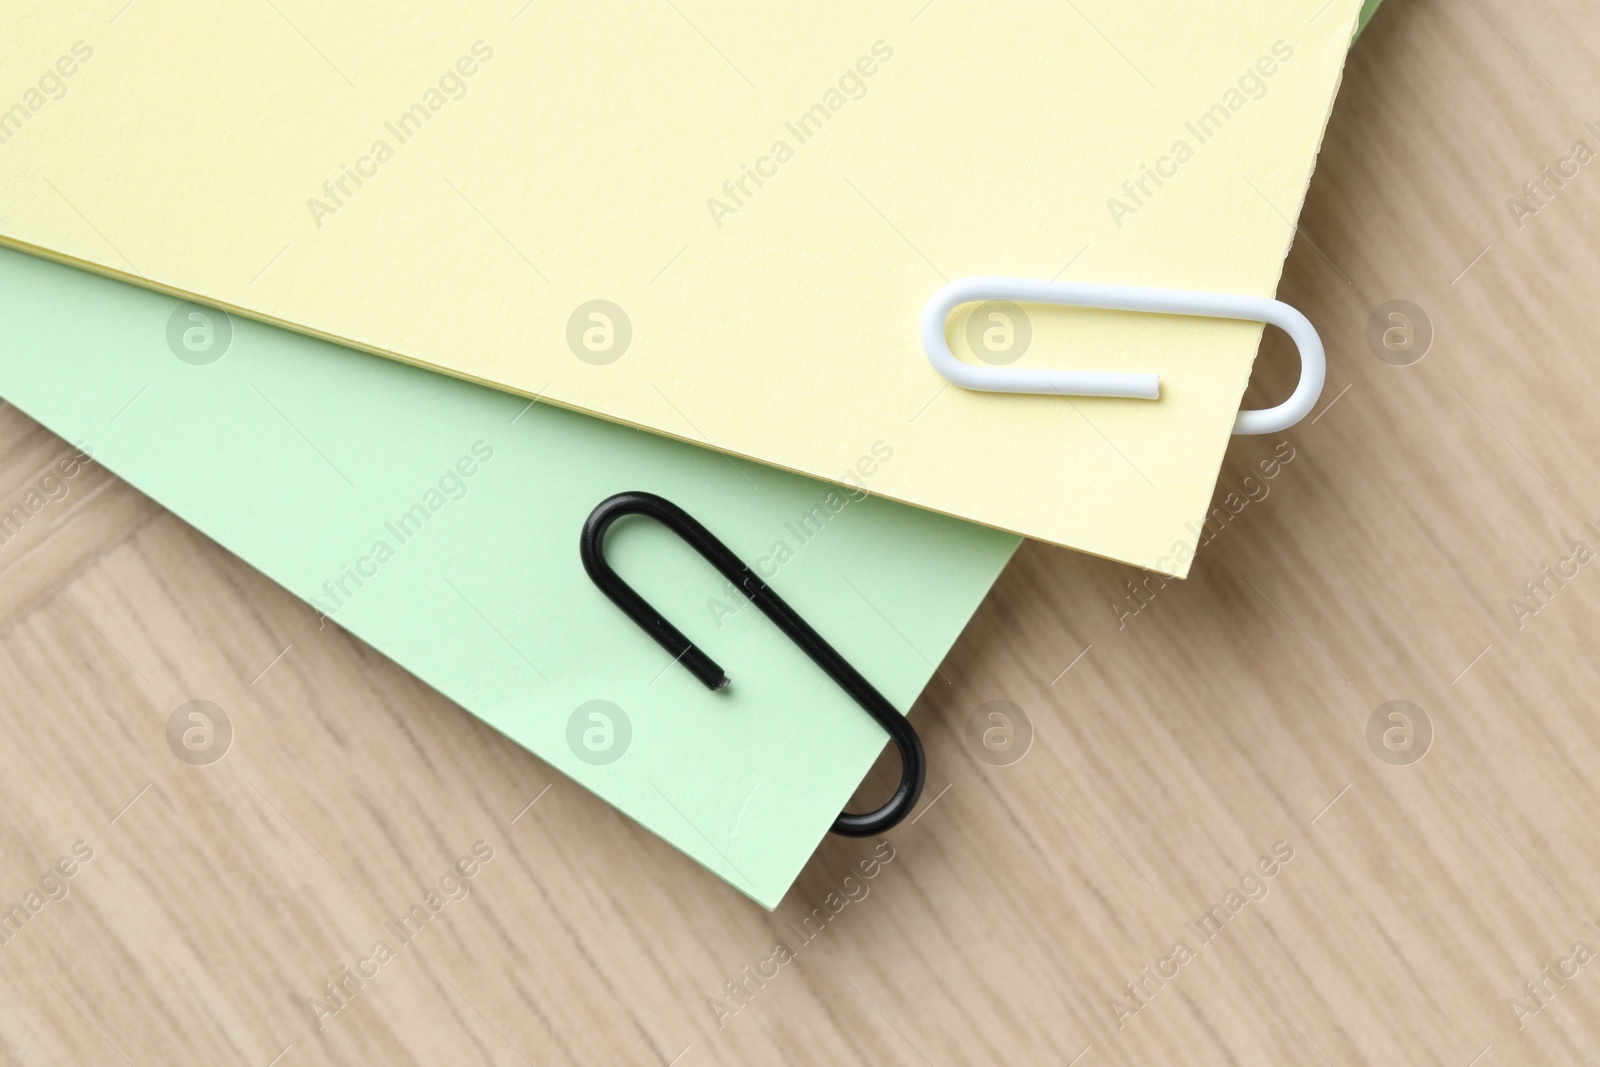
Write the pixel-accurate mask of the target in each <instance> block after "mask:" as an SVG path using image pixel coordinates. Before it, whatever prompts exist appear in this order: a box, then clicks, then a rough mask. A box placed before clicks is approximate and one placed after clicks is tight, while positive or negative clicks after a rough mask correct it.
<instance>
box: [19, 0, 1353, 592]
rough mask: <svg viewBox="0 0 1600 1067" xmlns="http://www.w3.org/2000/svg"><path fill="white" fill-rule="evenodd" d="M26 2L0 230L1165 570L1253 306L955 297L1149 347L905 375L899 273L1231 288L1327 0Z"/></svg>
mask: <svg viewBox="0 0 1600 1067" xmlns="http://www.w3.org/2000/svg"><path fill="white" fill-rule="evenodd" d="M31 6H32V7H33V10H32V11H31V12H30V13H28V14H26V15H22V16H21V17H18V13H16V12H14V13H13V18H12V19H11V20H10V21H11V23H12V26H11V27H10V30H9V32H8V33H7V35H6V36H5V38H4V39H3V40H0V70H3V71H5V72H7V73H6V74H5V76H4V77H5V80H4V82H3V83H0V109H9V110H0V191H3V196H0V236H3V239H4V240H6V241H9V242H11V243H13V244H16V245H19V246H24V247H27V248H30V249H34V250H42V251H44V252H45V253H47V254H51V255H54V256H56V257H58V258H62V259H66V260H69V261H71V262H74V263H78V264H80V265H85V266H89V267H91V268H93V269H98V270H102V271H106V272H110V273H114V274H120V275H124V276H127V277H129V278H131V279H132V280H135V281H141V282H143V283H145V284H149V285H152V286H155V287H157V288H161V289H166V290H170V291H173V292H176V293H181V294H187V295H190V296H192V297H195V298H198V299H201V300H205V301H209V302H213V303H217V304H221V305H223V306H226V307H229V308H231V309H234V310H237V311H239V312H241V313H244V314H247V315H253V316H256V317H259V318H263V319H266V320H269V321H272V322H277V323H281V324H284V325H289V326H291V327H293V328H296V329H300V330H303V331H306V332H310V333H314V334H317V335H321V336H325V337H328V338H332V339H335V340H339V341H342V342H345V343H348V344H353V345H355V346H357V347H361V348H366V349H369V350H371V351H374V352H378V353H382V354H387V355H391V356H395V357H397V358H400V359H404V360H407V361H409V362H413V363H418V364H421V365H425V366H429V367H434V368H437V369H440V370H444V371H448V372H450V373H453V374H457V375H460V376H462V377H466V378H470V379H474V380H477V381H481V382H485V383H488V384H491V385H495V386H498V387H501V388H504V389H508V390H512V391H515V392H519V393H523V394H525V395H529V396H534V395H537V396H540V397H543V398H544V399H546V400H549V401H552V402H555V403H558V404H561V405H565V406H570V407H573V408H577V409H580V410H584V411H590V412H594V413H597V414H600V415H603V416H605V417H607V418H610V419H614V420H618V421H621V422H625V423H629V424H632V425H635V426H638V427H642V428H645V429H649V430H653V431H656V432H658V433H664V434H668V435H671V436H674V437H679V438H682V439H684V440H688V441H693V442H697V443H702V444H706V445H710V446H712V447H715V448H718V449H722V450H725V451H728V452H732V453H735V454H738V455H742V456H746V457H749V458H751V459H755V460H759V461H761V462H764V463H770V464H773V465H776V466H779V467H784V468H788V469H791V470H795V471H800V472H803V473H806V474H811V475H814V476H816V477H820V478H826V479H831V480H834V481H848V482H853V483H855V484H857V485H859V486H861V487H862V488H865V489H867V490H868V491H870V492H872V493H875V494H880V495H883V496H887V497H891V498H894V499H896V500H901V501H905V502H908V503H911V504H916V505H919V506H922V507H925V508H929V509H932V510H935V511H939V512H944V513H946V514H950V515H955V516H959V517H962V518H967V519H971V520H974V521H977V522H982V523H986V524H989V525H992V526H996V527H1000V528H1003V529H1006V530H1011V531H1015V532H1018V533H1022V534H1026V535H1028V536H1032V537H1036V538H1040V539H1042V540H1046V541H1051V542H1055V543H1057V544H1062V545H1068V546H1071V547H1074V548H1079V549H1083V550H1086V551H1089V552H1094V553H1098V554H1100V555H1104V556H1110V557H1113V558H1116V559H1121V560H1126V561H1128V562H1131V563H1135V564H1139V565H1141V566H1146V567H1151V568H1154V569H1156V570H1160V571H1164V572H1167V573H1174V574H1184V573H1186V572H1187V570H1188V567H1189V559H1190V556H1191V554H1192V551H1193V548H1194V544H1195V540H1196V537H1197V533H1198V531H1199V529H1200V523H1201V519H1202V516H1203V513H1204V511H1205V508H1206V505H1207V503H1208V500H1209V497H1210V494H1211V491H1212V486H1213V483H1214V481H1215V477H1216V472H1217V469H1218V465H1219V463H1220V461H1221V456H1222V452H1223V449H1224V447H1225V445H1226V441H1227V437H1228V431H1229V427H1230V425H1231V423H1232V421H1233V417H1234V413H1235V411H1236V410H1237V409H1238V406H1239V400H1240V396H1241V394H1242V392H1243V390H1244V387H1245V384H1246V382H1247V380H1248V376H1249V371H1250V366H1251V362H1252V360H1253V358H1254V354H1255V350H1256V345H1257V342H1258V339H1259V337H1260V332H1261V328H1260V327H1259V326H1258V325H1254V324H1248V323H1232V322H1217V321H1204V320H1198V319H1187V318H1166V317H1154V316H1137V315H1132V314H1128V313H1115V312H1097V311H1079V310H1068V309H1059V308H1046V307H1038V306H1032V307H1028V308H1025V309H1022V310H1021V312H1020V313H1018V312H1016V311H1011V312H1010V313H1009V314H994V313H992V312H993V310H994V309H988V308H975V306H971V305H969V306H968V307H966V308H963V309H958V310H957V312H956V313H955V314H954V315H953V316H952V317H951V320H950V323H949V326H948V333H949V336H950V340H951V344H952V346H953V348H954V350H955V351H956V353H957V355H958V356H959V357H960V358H963V359H978V358H980V357H981V358H984V359H987V360H989V361H991V362H993V361H1008V360H1009V361H1011V364H1012V365H1013V366H1018V367H1066V366H1073V367H1082V368H1086V369H1126V370H1142V371H1156V372H1158V373H1159V374H1160V375H1161V378H1162V383H1163V388H1162V396H1161V399H1160V400H1158V401H1143V400H1115V399H1066V398H1061V397H1043V396H1014V395H999V394H981V393H972V392H967V391H964V390H961V389H959V388H956V387H953V386H952V387H947V386H946V384H945V382H944V380H943V379H942V378H940V377H939V376H938V375H937V374H936V373H935V372H934V371H933V369H932V368H931V367H930V366H929V364H928V362H927V360H926V359H925V357H924V355H923V352H922V348H921V344H920V341H919V338H918V325H919V319H920V315H921V312H922V308H923V306H924V304H925V303H926V302H927V300H928V298H929V296H930V295H931V294H932V293H933V292H934V290H935V289H937V288H938V287H939V286H940V285H941V284H943V282H944V281H945V280H947V279H952V278H957V277H961V276H965V275H972V274H1006V275H1021V276H1029V277H1039V278H1057V277H1059V278H1064V279H1072V280H1083V281H1097V282H1110V283H1125V284H1134V285H1151V286H1165V287H1172V288H1186V289H1205V290H1219V291H1224V292H1239V293H1253V294H1258V295H1271V294H1272V292H1273V290H1274V288H1275V286H1276V282H1277V278H1278V275H1279V272H1280V270H1281V268H1282V264H1283V258H1284V255H1285V254H1286V252H1287V249H1288V247H1289V243H1290V241H1291V238H1292V236H1293V233H1294V222H1293V220H1294V219H1295V218H1296V217H1297V215H1298V212H1299V209H1300V204H1301V200H1302V198H1303V195H1304V192H1305V188H1306V185H1307V182H1308V179H1309V176H1310V173H1311V169H1312V165H1313V162H1314V160H1315V156H1316V150H1317V147H1318V144H1319V143H1320V140H1321V137H1322V131H1323V127H1324V123H1325V120H1326V117H1327V114H1328V110H1329V107H1330V105H1331V102H1332V99H1333V95H1334V92H1335V89H1336V87H1337V84H1338V80H1339V74H1340V71H1341V69H1342V65H1343V62H1344V56H1345V50H1346V48H1347V46H1348V44H1349V41H1350V36H1351V32H1352V29H1353V27H1354V25H1355V19H1356V14H1357V11H1358V8H1359V6H1360V3H1359V0H1332V2H1329V3H1325V2H1324V0H1303V2H1284V0H1242V2H1234V3H1230V4H1226V5H1224V4H1214V3H1189V4H1183V5H1177V6H1164V7H1163V8H1162V9H1161V10H1160V11H1159V13H1156V12H1153V11H1152V10H1150V9H1148V8H1146V7H1145V6H1142V5H1127V4H1114V3H1111V2H1109V0H1079V2H1077V3H1061V2H1059V0H1049V2H1018V3H1013V4H1005V5H995V4H989V3H979V2H976V0H933V2H932V3H927V2H926V0H904V2H895V3H887V4H881V5H870V6H867V7H863V6H862V5H859V4H852V3H846V2H844V0H810V2H808V3H804V4H781V5H773V4H740V3H732V2H714V0H648V2H634V3H618V2H596V3H590V4H543V3H525V2H524V0H506V2H504V3H494V4H480V5H471V6H468V5H459V6H456V5H452V6H450V7H447V8H444V9H441V8H439V7H438V6H437V5H433V4H423V3H419V2H398V3H382V4H378V3H348V4H317V3H312V2H310V0H276V2H275V3H273V4H267V3H259V4H237V5H212V4H201V3H194V2H190V3H184V2H174V3H160V4H144V3H135V4H132V5H126V6H125V0H106V2H104V3H95V4H90V5H67V4H48V3H44V2H39V3H36V4H33V5H31ZM974 311H978V312H980V314H978V315H977V317H976V319H974V315H973V313H974ZM974 344H976V345H977V346H978V348H979V349H981V352H980V353H979V354H976V355H975V354H974V350H973V347H972V346H973V345H974ZM350 402H351V403H352V404H358V403H360V398H359V397H352V398H350ZM417 417H418V418H419V419H422V418H426V417H427V413H426V412H425V411H422V412H418V413H417ZM878 442H883V443H884V444H883V445H881V446H879V448H878V449H877V450H876V451H875V450H874V445H875V443H878Z"/></svg>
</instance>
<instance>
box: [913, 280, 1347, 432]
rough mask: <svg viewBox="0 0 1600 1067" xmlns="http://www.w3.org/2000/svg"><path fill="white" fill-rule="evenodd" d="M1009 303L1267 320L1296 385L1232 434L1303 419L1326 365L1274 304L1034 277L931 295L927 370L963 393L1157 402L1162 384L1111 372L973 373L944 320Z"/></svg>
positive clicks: (968, 283)
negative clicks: (1288, 347)
mask: <svg viewBox="0 0 1600 1067" xmlns="http://www.w3.org/2000/svg"><path fill="white" fill-rule="evenodd" d="M979 300H1010V301H1014V302H1016V303H1019V304H1057V305H1060V306H1062V307H1084V308H1105V309H1108V310H1112V311H1148V312H1154V313H1156V314H1161V315H1198V316H1200V317H1202V318H1208V319H1245V320H1249V321H1251V322H1267V323H1271V324H1272V325H1274V326H1276V327H1278V328H1279V329H1281V330H1282V331H1283V332H1284V333H1286V334H1288V335H1289V337H1290V339H1292V340H1293V341H1294V344H1295V347H1296V348H1297V349H1298V350H1299V352H1300V382H1299V384H1298V385H1296V386H1295V388H1294V392H1293V393H1292V394H1290V396H1289V399H1288V400H1285V401H1284V402H1283V403H1281V404H1279V405H1278V406H1277V407H1275V408H1261V409H1258V410H1255V411H1241V412H1239V417H1238V418H1237V419H1235V420H1234V423H1233V432H1234V433H1235V434H1262V433H1277V432H1279V431H1280V430H1287V429H1288V428H1289V427H1291V426H1293V425H1294V424H1295V423H1297V422H1299V421H1300V420H1301V419H1303V418H1305V417H1306V416H1307V415H1308V414H1310V412H1311V409H1312V407H1314V406H1315V405H1316V402H1317V397H1319V396H1321V395H1322V383H1323V381H1324V380H1325V379H1326V378H1327V374H1328V369H1327V359H1326V357H1325V356H1324V354H1323V351H1322V338H1320V337H1318V336H1317V330H1316V327H1314V326H1312V325H1311V321H1310V320H1309V319H1307V318H1306V317H1305V316H1304V315H1302V314H1300V312H1298V311H1296V310H1295V309H1294V308H1292V307H1290V306H1289V305H1288V304H1285V303H1284V302H1283V301H1281V300H1269V299H1267V298H1266V297H1260V296H1241V295H1237V294H1233V293H1197V292H1190V291H1189V290H1186V289H1146V288H1142V287H1140V286H1134V285H1091V284H1087V283H1084V282H1046V281H1040V280H1038V279H1036V278H1004V277H983V276H979V277H972V278H958V279H956V280H955V281H953V282H950V283H949V284H947V285H945V286H943V287H942V288H941V289H940V290H939V291H938V292H936V293H934V294H933V298H932V299H931V300H929V301H928V306H927V308H926V309H924V311H923V313H922V347H923V348H924V349H925V350H926V351H927V353H928V362H929V363H932V364H933V369H934V370H936V371H938V372H939V373H940V374H942V375H944V377H945V378H947V379H949V381H950V382H951V383H953V384H955V385H959V386H961V387H962V388H963V389H978V390H982V391H984V392H988V393H1054V394H1058V395H1061V396H1119V397H1131V398H1134V399H1138V400H1157V399H1159V398H1160V396H1161V378H1160V376H1159V375H1155V374H1136V373H1123V372H1115V371H1074V370H1031V369H1027V368H1022V367H1015V368H1013V367H979V366H974V365H973V364H971V363H963V362H962V361H961V360H959V359H957V358H956V357H955V354H954V353H952V352H951V351H950V345H949V343H948V342H946V341H945V336H944V331H945V321H946V320H947V319H948V318H949V317H950V312H952V311H954V310H955V309H956V308H957V307H959V306H960V305H962V304H967V303H972V302H974V301H979Z"/></svg>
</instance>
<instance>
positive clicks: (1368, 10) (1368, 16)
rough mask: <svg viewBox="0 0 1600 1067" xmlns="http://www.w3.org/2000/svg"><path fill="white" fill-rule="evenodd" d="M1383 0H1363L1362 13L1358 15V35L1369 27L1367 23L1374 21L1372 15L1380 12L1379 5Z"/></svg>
mask: <svg viewBox="0 0 1600 1067" xmlns="http://www.w3.org/2000/svg"><path fill="white" fill-rule="evenodd" d="M1382 2H1383V0H1363V2H1362V4H1361V14H1360V15H1358V16H1356V36H1357V37H1360V36H1361V31H1362V30H1364V29H1366V28H1367V23H1369V22H1371V21H1372V16H1373V15H1376V14H1377V13H1378V5H1379V4H1380V3H1382Z"/></svg>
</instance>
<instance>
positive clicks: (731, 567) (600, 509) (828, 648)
mask: <svg viewBox="0 0 1600 1067" xmlns="http://www.w3.org/2000/svg"><path fill="white" fill-rule="evenodd" d="M624 515H647V516H649V517H650V518H652V519H655V520H656V521H657V522H659V523H661V525H663V526H665V527H666V528H667V529H669V530H671V531H672V532H673V533H675V534H677V535H678V536H679V537H681V538H683V540H684V541H685V542H687V543H688V544H689V546H690V547H692V548H693V549H694V550H695V551H696V552H699V553H700V555H702V556H704V557H705V559H706V561H707V562H708V563H710V564H711V565H712V566H713V567H715V568H717V570H719V571H721V572H722V575H723V577H725V578H727V579H728V581H730V582H732V583H733V584H734V585H735V586H737V587H738V588H739V589H740V590H742V591H743V592H744V595H745V596H747V597H749V598H750V602H751V603H753V604H754V605H755V606H756V607H758V608H760V609H761V611H762V613H763V614H765V615H766V616H767V618H769V619H771V620H772V621H773V623H774V624H776V625H777V627H778V629H780V630H782V631H783V632H784V633H785V634H787V635H788V636H789V638H790V640H792V641H794V643H795V644H797V645H799V646H800V648H801V650H802V651H804V652H805V654H806V655H808V656H810V657H811V659H812V662H814V663H816V665H817V666H819V667H821V668H822V669H823V670H824V671H825V672H827V675H828V677H830V678H832V679H833V680H834V681H835V682H837V683H839V686H840V687H841V688H842V689H844V691H845V692H846V693H849V694H850V696H851V697H852V698H854V700H855V702H856V703H857V704H860V705H861V706H862V707H863V708H865V709H866V710H867V714H869V715H871V716H872V717H873V718H874V719H876V720H877V721H878V725H879V726H882V727H883V728H884V730H885V731H887V732H888V734H889V738H890V740H892V741H893V742H894V745H895V748H897V749H899V750H900V785H899V786H898V787H897V788H896V789H895V791H894V796H892V797H890V798H889V802H888V803H887V804H885V805H884V806H883V807H881V808H879V809H878V810H877V811H871V812H867V813H865V814H861V815H853V814H851V813H850V812H847V811H846V812H840V813H839V817H838V818H837V819H835V820H834V821H833V828H832V829H833V832H834V833H836V834H844V835H846V836H848V837H869V836H872V835H873V834H878V833H882V832H883V831H885V830H888V829H889V828H890V827H892V826H894V825H895V824H897V823H898V822H900V820H902V819H904V818H905V817H906V816H907V815H909V814H911V809H912V808H914V807H916V804H917V798H918V797H920V796H921V795H922V782H923V778H924V776H925V774H926V771H927V768H926V765H925V761H924V759H923V755H922V741H921V740H920V739H919V738H918V737H917V732H916V730H914V729H912V727H911V723H910V722H908V721H907V720H906V717H905V716H904V715H901V714H900V713H899V712H898V711H896V710H895V707H894V705H893V704H890V703H889V702H888V701H887V700H885V699H884V697H883V694H881V693H879V692H878V691H877V690H876V689H874V688H873V687H872V683H870V682H868V681H867V680H866V679H865V678H863V677H861V674H860V673H859V672H858V671H857V670H856V669H855V668H854V667H852V666H850V664H849V663H848V662H846V661H845V658H844V657H843V656H841V655H839V653H838V652H836V651H834V648H833V646H832V645H830V644H828V642H826V641H824V640H823V639H822V636H821V635H820V634H818V633H817V631H815V630H813V629H812V628H811V627H810V626H809V625H807V623H806V621H805V620H804V619H802V618H801V617H800V616H799V615H797V614H795V611H794V609H793V608H791V607H790V606H789V605H788V604H786V603H784V601H783V598H781V597H780V596H778V594H777V593H775V592H773V591H772V589H771V588H770V587H769V586H768V585H767V584H766V583H765V582H763V581H762V580H761V579H760V577H758V576H757V575H756V573H755V572H754V571H752V570H751V569H750V568H749V567H747V566H745V565H744V563H743V562H742V561H741V560H740V559H739V557H738V556H735V555H734V554H733V553H732V552H731V551H730V550H729V549H728V546H727V545H724V544H723V543H722V542H721V541H719V540H717V539H716V537H715V536H714V535H713V534H712V533H711V531H710V530H707V529H706V528H705V527H704V526H702V525H700V523H699V522H698V521H696V520H695V518H694V517H693V516H691V515H690V514H689V513H688V512H686V511H684V510H683V509H682V508H680V507H678V505H676V504H674V503H673V502H672V501H670V500H666V499H664V498H662V497H659V496H656V495H655V494H654V493H637V492H636V493H618V494H617V495H616V496H613V497H608V498H606V499H605V500H602V501H601V502H600V504H599V506H597V507H596V508H595V509H594V510H593V511H591V512H590V513H589V518H588V519H587V520H585V521H584V524H583V533H582V534H581V535H580V537H579V540H578V555H579V556H580V557H581V558H582V559H583V569H584V570H586V571H588V572H589V577H590V578H591V579H593V580H594V584H595V585H597V586H599V587H600V591H601V592H603V593H605V595H606V596H608V597H610V598H611V600H612V602H613V603H615V604H616V605H617V607H619V608H621V609H622V610H623V612H624V613H625V614H626V615H627V616H628V617H629V618H630V619H632V620H633V621H634V622H636V623H638V624H639V626H640V627H641V628H642V629H643V630H644V632H645V633H647V634H649V635H650V636H651V637H653V638H655V639H656V642H657V643H658V644H660V645H661V647H662V648H664V649H666V650H667V651H668V652H669V653H671V654H672V657H673V658H674V659H675V660H678V661H681V662H682V663H683V665H684V666H685V667H687V668H688V669H689V673H690V674H693V675H694V676H695V677H696V678H698V679H700V681H701V682H703V683H704V684H705V686H706V688H707V689H711V690H720V689H726V688H727V686H728V676H727V675H726V674H725V673H724V672H723V670H722V668H721V667H719V666H717V664H716V662H715V661H713V660H712V659H711V657H710V656H708V655H706V654H705V653H704V652H702V651H701V650H700V649H699V647H697V646H696V645H695V643H694V642H693V641H690V640H689V639H688V638H687V637H685V636H683V634H682V633H681V632H680V631H679V630H678V628H677V627H675V626H673V625H672V624H671V623H670V622H668V621H667V620H666V619H664V618H662V616H661V613H660V612H659V611H657V610H656V609H655V608H652V607H651V606H650V605H649V604H648V603H646V602H645V599H644V598H643V597H641V596H640V595H639V594H638V593H636V592H634V591H633V587H632V586H630V585H628V583H627V582H624V581H623V580H622V579H621V578H620V577H618V576H617V572H616V571H614V570H612V569H611V565H610V564H609V563H607V562H606V558H605V550H604V546H605V537H606V531H607V530H609V529H610V528H611V524H612V523H614V522H616V521H617V520H618V519H620V518H622V517H623V516H624Z"/></svg>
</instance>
